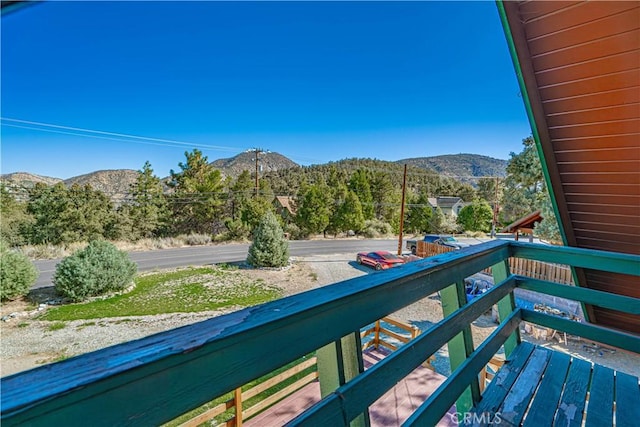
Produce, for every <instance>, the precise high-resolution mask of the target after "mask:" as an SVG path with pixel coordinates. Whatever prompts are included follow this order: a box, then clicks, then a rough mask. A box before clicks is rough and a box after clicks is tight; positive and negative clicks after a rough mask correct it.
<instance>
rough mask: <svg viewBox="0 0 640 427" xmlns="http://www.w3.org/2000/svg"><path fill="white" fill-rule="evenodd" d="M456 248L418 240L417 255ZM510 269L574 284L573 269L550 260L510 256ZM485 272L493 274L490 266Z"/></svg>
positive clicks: (514, 272)
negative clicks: (542, 260) (549, 261)
mask: <svg viewBox="0 0 640 427" xmlns="http://www.w3.org/2000/svg"><path fill="white" fill-rule="evenodd" d="M454 250H456V249H454V248H450V247H448V246H443V245H436V244H434V243H427V242H423V241H418V247H417V250H416V255H418V256H419V257H422V258H426V257H430V256H434V255H438V254H443V253H445V252H451V251H454ZM509 269H510V270H511V273H513V274H518V275H520V276H526V277H531V278H533V279H540V280H547V281H550V282H556V283H561V284H564V285H573V284H574V283H573V276H572V274H571V269H570V268H569V267H568V266H566V265H561V264H551V263H548V262H541V261H536V260H532V259H524V258H509ZM483 272H484V273H487V274H491V269H490V268H488V269H486V270H484V271H483Z"/></svg>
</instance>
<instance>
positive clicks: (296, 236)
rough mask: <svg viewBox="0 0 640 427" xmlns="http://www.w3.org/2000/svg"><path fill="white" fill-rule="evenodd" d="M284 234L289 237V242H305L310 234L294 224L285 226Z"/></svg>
mask: <svg viewBox="0 0 640 427" xmlns="http://www.w3.org/2000/svg"><path fill="white" fill-rule="evenodd" d="M284 232H285V234H288V235H289V240H304V239H306V238H308V237H309V233H306V232H305V231H304V230H301V229H300V227H298V226H297V225H296V224H294V223H289V224H285V226H284Z"/></svg>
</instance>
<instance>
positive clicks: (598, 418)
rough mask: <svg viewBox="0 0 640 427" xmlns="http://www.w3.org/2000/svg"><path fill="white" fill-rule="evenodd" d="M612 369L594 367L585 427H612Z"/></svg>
mask: <svg viewBox="0 0 640 427" xmlns="http://www.w3.org/2000/svg"><path fill="white" fill-rule="evenodd" d="M613 380H614V371H613V369H609V368H605V367H604V366H600V365H594V367H593V375H592V378H591V391H590V396H589V405H588V407H587V419H586V424H585V427H599V426H607V425H613Z"/></svg>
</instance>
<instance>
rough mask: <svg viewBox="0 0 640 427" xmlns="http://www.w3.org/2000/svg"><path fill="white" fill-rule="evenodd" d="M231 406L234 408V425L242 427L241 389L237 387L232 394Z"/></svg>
mask: <svg viewBox="0 0 640 427" xmlns="http://www.w3.org/2000/svg"><path fill="white" fill-rule="evenodd" d="M233 405H234V407H235V414H236V418H235V425H236V426H237V427H242V388H241V387H238V388H237V389H235V390H234V392H233Z"/></svg>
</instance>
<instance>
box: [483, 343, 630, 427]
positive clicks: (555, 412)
mask: <svg viewBox="0 0 640 427" xmlns="http://www.w3.org/2000/svg"><path fill="white" fill-rule="evenodd" d="M475 412H476V413H477V414H479V415H483V414H484V415H485V418H483V417H482V416H479V417H477V419H476V420H474V422H472V423H471V424H473V425H485V424H486V423H485V422H484V421H486V420H487V419H488V418H490V417H494V416H498V417H499V418H500V421H501V423H502V424H503V425H510V426H521V425H523V426H533V427H535V426H546V425H549V426H550V425H562V426H576V427H579V426H583V425H585V426H587V427H591V426H593V427H599V426H612V425H614V424H615V425H616V426H637V425H638V422H639V420H640V385H639V382H638V378H636V377H633V376H631V375H627V374H625V373H622V372H617V371H614V370H612V369H609V368H605V367H603V366H600V365H592V364H591V363H589V362H586V361H584V360H581V359H578V358H575V357H572V356H570V355H568V354H565V353H561V352H558V351H551V350H548V349H545V348H543V347H537V346H533V345H531V344H529V343H522V344H520V345H519V346H518V347H517V348H516V350H515V351H514V352H513V354H512V355H511V357H510V358H509V363H506V364H505V365H504V366H503V367H502V368H501V369H500V371H498V373H497V375H496V376H495V378H494V379H493V381H492V382H491V384H490V385H489V386H488V387H487V389H486V391H485V393H484V394H483V396H482V400H480V402H479V403H478V405H477V409H476V411H475ZM478 421H480V422H478Z"/></svg>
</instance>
